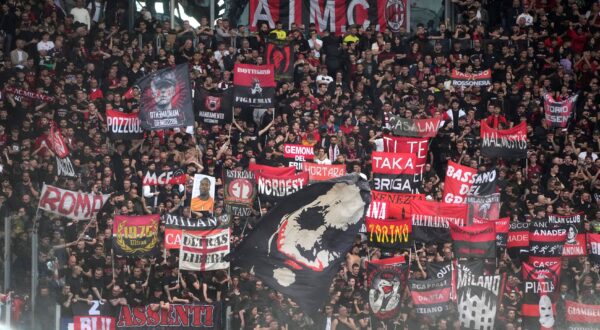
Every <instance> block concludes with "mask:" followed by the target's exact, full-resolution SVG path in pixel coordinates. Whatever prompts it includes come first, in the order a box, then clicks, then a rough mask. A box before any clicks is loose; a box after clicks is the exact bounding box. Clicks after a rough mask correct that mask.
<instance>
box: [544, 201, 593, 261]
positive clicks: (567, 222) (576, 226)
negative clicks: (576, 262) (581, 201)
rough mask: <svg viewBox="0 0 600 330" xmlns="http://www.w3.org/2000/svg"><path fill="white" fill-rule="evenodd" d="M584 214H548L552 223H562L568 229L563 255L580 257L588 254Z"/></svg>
mask: <svg viewBox="0 0 600 330" xmlns="http://www.w3.org/2000/svg"><path fill="white" fill-rule="evenodd" d="M584 216H585V214H584V213H583V212H580V213H577V214H573V215H567V216H561V215H558V214H551V215H549V216H548V222H549V223H550V224H555V225H561V226H562V227H563V228H565V229H566V230H567V239H566V240H565V245H564V246H563V249H562V256H563V257H578V256H584V255H586V254H587V242H586V239H585V237H586V236H585V228H584V227H583V217H584Z"/></svg>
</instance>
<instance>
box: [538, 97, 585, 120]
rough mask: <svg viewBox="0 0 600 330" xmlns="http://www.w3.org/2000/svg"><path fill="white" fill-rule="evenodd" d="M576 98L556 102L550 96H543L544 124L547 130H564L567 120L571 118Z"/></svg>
mask: <svg viewBox="0 0 600 330" xmlns="http://www.w3.org/2000/svg"><path fill="white" fill-rule="evenodd" d="M577 96H578V94H576V95H573V96H571V97H568V98H567V99H565V100H562V101H556V100H555V99H554V97H552V94H550V93H546V94H545V95H544V113H545V115H546V124H547V125H548V127H549V128H556V127H559V128H565V127H567V125H568V123H569V119H570V118H571V117H572V116H573V108H574V107H575V102H576V101H577Z"/></svg>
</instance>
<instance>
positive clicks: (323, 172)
mask: <svg viewBox="0 0 600 330" xmlns="http://www.w3.org/2000/svg"><path fill="white" fill-rule="evenodd" d="M302 171H304V172H306V173H308V180H309V181H310V182H314V181H326V180H330V179H334V178H339V177H340V176H344V175H346V165H344V164H339V165H325V164H315V163H308V162H304V163H302Z"/></svg>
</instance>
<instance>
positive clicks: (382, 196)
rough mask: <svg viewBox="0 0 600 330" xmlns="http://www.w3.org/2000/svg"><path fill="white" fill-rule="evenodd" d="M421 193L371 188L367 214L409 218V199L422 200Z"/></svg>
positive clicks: (378, 216)
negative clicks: (403, 192) (404, 192)
mask: <svg viewBox="0 0 600 330" xmlns="http://www.w3.org/2000/svg"><path fill="white" fill-rule="evenodd" d="M424 199H425V195H423V194H401V193H391V192H385V191H377V190H371V204H370V205H369V210H368V211H367V216H368V217H372V218H375V219H381V220H383V219H400V220H406V219H411V208H410V201H412V200H424Z"/></svg>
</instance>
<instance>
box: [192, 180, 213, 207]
mask: <svg viewBox="0 0 600 330" xmlns="http://www.w3.org/2000/svg"><path fill="white" fill-rule="evenodd" d="M215 186H216V181H215V178H214V177H212V176H208V175H203V174H196V175H194V186H193V188H192V203H191V206H190V208H191V210H192V212H211V213H212V211H213V208H214V205H215Z"/></svg>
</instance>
